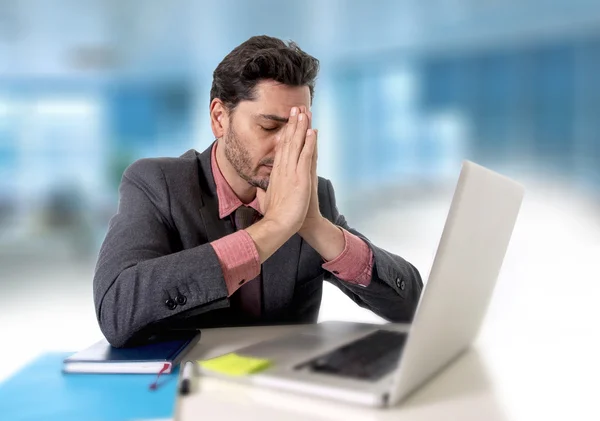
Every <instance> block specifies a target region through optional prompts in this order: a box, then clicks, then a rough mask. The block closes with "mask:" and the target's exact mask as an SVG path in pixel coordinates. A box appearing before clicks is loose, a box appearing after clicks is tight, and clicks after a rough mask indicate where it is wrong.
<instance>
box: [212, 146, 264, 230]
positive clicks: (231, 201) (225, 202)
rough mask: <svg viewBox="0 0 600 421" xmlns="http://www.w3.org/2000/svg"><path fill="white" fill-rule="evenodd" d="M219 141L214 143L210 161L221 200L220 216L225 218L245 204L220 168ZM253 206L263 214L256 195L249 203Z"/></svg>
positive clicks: (219, 200)
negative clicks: (218, 160) (218, 158)
mask: <svg viewBox="0 0 600 421" xmlns="http://www.w3.org/2000/svg"><path fill="white" fill-rule="evenodd" d="M217 143H218V142H215V143H214V144H213V147H212V150H211V153H210V162H211V168H212V174H213V178H214V179H215V185H216V187H217V201H218V202H219V218H221V219H223V218H226V217H228V216H229V215H231V214H232V213H233V212H235V211H236V209H237V208H239V207H240V206H242V205H244V204H243V203H242V201H241V200H240V199H239V198H238V197H237V195H236V194H235V192H234V191H233V189H232V188H231V186H230V185H229V183H228V182H227V180H226V179H225V176H223V173H221V170H220V169H219V164H218V163H217ZM246 206H249V207H251V208H253V209H254V210H255V211H257V212H258V213H260V214H261V215H262V212H261V211H260V206H259V203H258V198H257V197H255V198H254V200H252V202H250V203H249V204H248V205H246Z"/></svg>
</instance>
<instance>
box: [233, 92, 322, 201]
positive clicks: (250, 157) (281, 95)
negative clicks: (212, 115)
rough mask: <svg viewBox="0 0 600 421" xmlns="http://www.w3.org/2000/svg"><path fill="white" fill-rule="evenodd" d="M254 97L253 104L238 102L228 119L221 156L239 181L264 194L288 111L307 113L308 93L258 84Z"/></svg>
mask: <svg viewBox="0 0 600 421" xmlns="http://www.w3.org/2000/svg"><path fill="white" fill-rule="evenodd" d="M255 96H256V99H255V100H254V101H241V102H240V103H239V104H238V106H237V107H236V109H235V110H234V112H233V114H232V115H231V117H230V119H229V127H228V129H227V132H226V134H225V136H224V140H225V156H226V157H227V159H228V160H229V162H230V163H231V165H232V167H233V168H234V169H235V170H236V172H237V174H238V175H239V176H240V177H241V178H242V179H244V180H246V181H247V182H248V183H249V184H250V185H252V186H254V187H258V188H261V189H263V190H266V189H267V187H268V186H269V176H270V174H271V169H272V167H273V159H274V158H275V145H276V143H277V140H276V138H277V135H280V134H282V132H283V127H284V126H285V124H286V123H287V120H288V117H289V115H290V111H291V109H292V107H294V106H295V107H302V106H304V107H306V109H307V110H309V109H310V90H309V88H308V87H307V86H288V85H283V84H280V83H277V82H274V81H262V82H260V83H259V84H258V85H257V86H256V95H255Z"/></svg>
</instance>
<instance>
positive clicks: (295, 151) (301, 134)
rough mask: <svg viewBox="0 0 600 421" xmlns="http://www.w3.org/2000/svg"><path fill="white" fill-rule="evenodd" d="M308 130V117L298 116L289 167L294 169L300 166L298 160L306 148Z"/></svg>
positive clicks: (304, 115) (290, 150) (301, 114)
mask: <svg viewBox="0 0 600 421" xmlns="http://www.w3.org/2000/svg"><path fill="white" fill-rule="evenodd" d="M307 129H308V116H307V115H306V114H304V113H300V114H299V115H298V123H297V124H296V131H295V132H294V136H293V137H292V141H291V145H290V149H289V158H288V160H289V161H288V165H290V166H292V167H296V166H298V158H299V157H300V153H301V152H302V149H303V148H304V141H305V139H306V130H307Z"/></svg>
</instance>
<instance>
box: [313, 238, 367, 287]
mask: <svg viewBox="0 0 600 421" xmlns="http://www.w3.org/2000/svg"><path fill="white" fill-rule="evenodd" d="M338 228H339V229H341V230H342V233H343V234H344V241H345V246H344V250H343V251H342V252H341V253H340V255H339V256H338V257H336V258H335V259H333V260H330V261H329V262H326V263H324V264H323V269H325V270H327V271H329V272H331V273H333V274H334V275H335V276H336V277H337V278H339V279H341V280H342V281H346V282H348V283H351V284H356V285H361V286H364V287H367V286H369V284H370V283H371V275H372V274H373V251H372V250H371V248H370V247H369V246H368V245H367V243H366V242H364V241H363V240H362V239H361V238H359V237H357V236H356V235H354V234H352V233H351V232H348V231H347V230H345V229H344V228H342V227H338Z"/></svg>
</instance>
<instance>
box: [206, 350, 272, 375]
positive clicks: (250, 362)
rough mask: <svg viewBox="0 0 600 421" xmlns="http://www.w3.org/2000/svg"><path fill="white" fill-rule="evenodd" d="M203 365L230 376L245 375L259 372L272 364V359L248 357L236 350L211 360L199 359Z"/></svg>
mask: <svg viewBox="0 0 600 421" xmlns="http://www.w3.org/2000/svg"><path fill="white" fill-rule="evenodd" d="M198 363H199V364H200V366H201V367H203V368H206V369H207V370H211V371H214V372H217V373H222V374H227V375H229V376H245V375H248V374H253V373H258V372H259V371H262V370H265V369H266V368H268V367H269V366H270V365H271V361H269V360H265V359H262V358H253V357H246V356H243V355H238V354H236V353H234V352H232V353H230V354H225V355H221V356H220V357H216V358H212V359H210V360H205V361H198Z"/></svg>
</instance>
